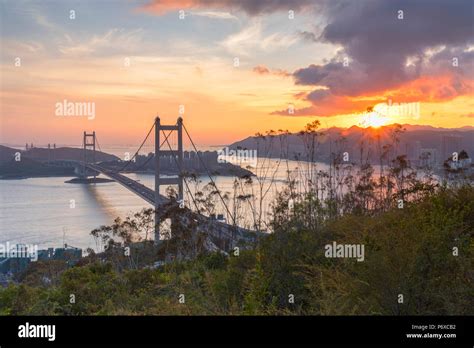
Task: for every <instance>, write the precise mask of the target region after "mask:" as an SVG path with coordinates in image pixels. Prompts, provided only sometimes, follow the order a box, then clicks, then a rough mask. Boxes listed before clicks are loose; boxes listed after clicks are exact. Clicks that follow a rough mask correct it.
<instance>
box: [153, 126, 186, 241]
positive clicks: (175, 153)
mask: <svg viewBox="0 0 474 348" xmlns="http://www.w3.org/2000/svg"><path fill="white" fill-rule="evenodd" d="M161 131H175V132H177V135H178V148H177V149H174V150H173V149H170V150H162V149H161V143H160V132H161ZM161 157H167V158H170V157H174V158H175V160H176V163H177V165H178V176H177V177H173V178H160V158H161ZM183 169H184V167H183V119H182V118H181V117H178V121H177V123H176V124H175V125H162V124H161V122H160V118H159V117H156V118H155V242H156V241H158V240H159V239H160V223H161V221H160V216H159V213H158V209H159V206H160V186H161V185H166V186H168V185H178V202H183V197H184V195H183V193H184V192H183Z"/></svg>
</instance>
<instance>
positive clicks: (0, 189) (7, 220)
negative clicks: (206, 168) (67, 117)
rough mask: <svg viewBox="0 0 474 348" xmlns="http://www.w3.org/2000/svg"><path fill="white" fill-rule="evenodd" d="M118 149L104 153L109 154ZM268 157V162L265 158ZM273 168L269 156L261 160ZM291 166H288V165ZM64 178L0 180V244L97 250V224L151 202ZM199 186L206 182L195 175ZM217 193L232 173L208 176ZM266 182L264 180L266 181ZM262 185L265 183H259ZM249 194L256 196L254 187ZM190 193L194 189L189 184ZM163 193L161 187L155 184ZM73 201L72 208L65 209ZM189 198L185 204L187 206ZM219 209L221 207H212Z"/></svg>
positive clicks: (112, 187) (226, 187)
mask: <svg viewBox="0 0 474 348" xmlns="http://www.w3.org/2000/svg"><path fill="white" fill-rule="evenodd" d="M114 152H115V153H119V152H120V150H119V151H110V153H114ZM268 161H269V162H268ZM267 162H268V163H269V165H270V166H275V163H276V162H275V161H274V160H267ZM294 166H296V164H293V165H292V167H294ZM285 173H286V166H285V167H284V166H283V165H281V167H280V169H279V170H278V171H277V173H276V176H275V179H276V180H277V183H276V184H275V185H273V186H271V187H270V190H269V192H268V194H267V196H266V198H265V206H266V207H269V204H270V202H271V201H273V198H274V197H275V195H276V192H277V190H278V189H279V188H281V187H282V185H283V184H284V182H283V179H284V177H285V175H286V174H285ZM129 176H130V177H131V178H133V179H135V180H139V181H140V182H141V183H143V184H144V185H146V186H148V187H150V188H154V177H153V176H152V175H147V174H129ZM69 179H71V178H70V177H51V178H30V179H21V180H0V243H6V242H7V241H8V242H10V243H12V244H13V243H25V244H38V247H39V248H46V247H58V246H61V245H62V244H63V243H67V244H69V245H72V246H76V247H80V248H83V249H85V248H88V247H91V248H94V249H97V247H98V245H96V242H95V240H94V239H93V237H92V236H90V231H91V230H93V229H94V228H97V227H99V226H101V225H109V224H111V223H112V222H113V220H114V219H115V218H116V217H118V216H120V217H122V218H124V217H126V216H127V214H131V213H134V212H137V211H140V210H141V209H143V208H149V207H151V205H149V204H148V203H146V202H145V201H143V200H142V199H141V198H139V197H138V196H135V195H134V194H133V193H131V192H130V191H129V190H127V189H126V188H124V187H123V186H121V185H119V184H117V183H114V182H111V183H100V184H92V185H82V184H67V183H65V181H67V180H69ZM201 180H202V183H201V184H200V186H201V188H202V187H203V186H204V185H205V184H207V183H209V181H210V180H209V179H208V178H207V177H206V178H205V177H202V178H201ZM214 180H215V182H216V184H217V186H218V188H219V189H220V190H221V191H223V192H226V191H227V192H232V191H233V182H234V179H233V178H232V177H223V176H218V177H215V178H214ZM268 182H269V180H268ZM265 188H268V185H267V186H265ZM254 189H255V191H254V193H255V194H256V195H257V196H258V190H257V187H256V186H255V185H254ZM191 190H192V191H194V188H193V187H191ZM161 191H162V193H165V192H164V191H165V188H164V187H162V188H161ZM71 200H74V207H71ZM189 202H190V201H189V200H188V201H187V205H188V206H190V205H191V204H189ZM216 212H217V213H225V208H224V206H222V205H220V206H219V207H217V209H216Z"/></svg>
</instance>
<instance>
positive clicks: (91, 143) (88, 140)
mask: <svg viewBox="0 0 474 348" xmlns="http://www.w3.org/2000/svg"><path fill="white" fill-rule="evenodd" d="M95 143H96V136H95V131H93V132H92V133H87V132H85V131H84V138H83V141H82V144H83V153H84V172H83V174H84V177H86V178H87V168H86V164H87V163H90V162H88V161H89V158H88V156H87V150H92V163H95ZM95 178H96V173H95V172H94V179H95Z"/></svg>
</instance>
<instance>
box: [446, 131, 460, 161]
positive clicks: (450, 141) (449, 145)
mask: <svg viewBox="0 0 474 348" xmlns="http://www.w3.org/2000/svg"><path fill="white" fill-rule="evenodd" d="M461 140H462V137H461V136H459V135H444V136H443V139H442V148H441V156H442V157H441V160H442V161H444V160H445V159H447V158H449V157H451V156H452V155H453V152H458V151H459V150H460V149H461Z"/></svg>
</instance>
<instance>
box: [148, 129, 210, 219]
mask: <svg viewBox="0 0 474 348" xmlns="http://www.w3.org/2000/svg"><path fill="white" fill-rule="evenodd" d="M162 132H163V131H162ZM171 132H172V131H170V133H169V134H171ZM164 133H165V132H163V134H164ZM169 134H168V135H169ZM165 141H166V143H167V144H168V147H169V148H170V150H171V151H172V150H173V149H172V147H171V144H170V142H169V141H168V137H166V138H165ZM155 156H156V154H155ZM172 157H173V159H174V161H175V162H176V167H178V169H179V173H180V175H181V176H182V177H183V182H184V184H185V185H186V189H187V190H188V193H189V195H190V196H191V200H192V201H193V204H194V206H195V208H196V211H197V212H198V213H199V207H198V205H197V203H196V200H195V199H194V195H193V193H192V192H191V189H190V188H189V186H188V182H187V181H186V178H185V177H184V175H183V168H181V167H180V165H179V163H178V161H177V160H176V157H175V156H172ZM155 190H156V188H155ZM183 199H184V197H183ZM206 208H207V207H206ZM207 210H208V212H209V214H211V212H210V211H209V208H208V209H207Z"/></svg>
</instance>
